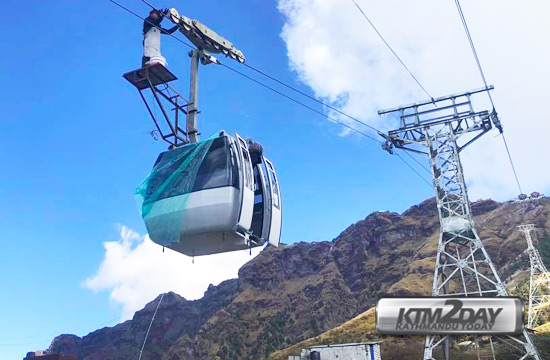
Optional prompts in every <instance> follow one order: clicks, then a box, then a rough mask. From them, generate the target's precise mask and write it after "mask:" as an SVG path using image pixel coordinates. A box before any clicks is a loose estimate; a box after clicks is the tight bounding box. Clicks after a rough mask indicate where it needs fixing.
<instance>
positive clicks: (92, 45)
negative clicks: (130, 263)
mask: <svg viewBox="0 0 550 360" xmlns="http://www.w3.org/2000/svg"><path fill="white" fill-rule="evenodd" d="M121 2H122V3H123V4H125V5H127V6H129V7H131V8H132V9H133V10H135V11H136V12H138V13H140V14H142V15H146V14H147V12H148V7H147V6H146V5H144V4H143V3H141V2H139V1H134V0H126V1H122V0H121ZM155 4H156V5H157V6H159V7H172V6H173V7H176V8H177V9H178V10H179V11H180V13H182V14H184V15H186V16H188V17H191V18H196V19H199V20H200V21H201V22H203V23H205V24H207V25H208V26H209V27H211V28H213V29H215V31H216V32H218V33H219V34H222V35H223V36H225V37H227V38H228V39H229V40H230V41H233V42H234V44H235V45H236V46H237V47H238V48H239V49H241V50H242V51H243V52H244V54H245V56H246V58H247V62H248V63H249V64H250V65H252V66H255V67H257V68H260V69H262V70H265V71H267V72H268V73H270V74H271V75H273V76H274V77H276V78H278V79H280V80H282V81H285V82H288V83H290V84H292V85H293V86H296V87H298V88H299V89H300V90H302V91H304V92H306V93H308V94H311V95H314V94H317V95H319V94H323V92H324V91H325V90H326V88H323V86H320V87H319V86H318V87H316V85H315V84H316V81H315V80H314V79H312V78H311V77H308V76H309V75H308V73H307V72H300V70H298V73H297V72H296V71H292V70H291V68H290V67H289V57H288V56H287V45H289V43H285V40H283V39H282V38H281V31H282V29H283V26H284V24H285V22H286V21H287V19H286V18H285V17H284V16H283V15H282V14H281V12H280V11H279V10H278V9H277V2H276V1H259V0H239V1H231V2H228V1H210V2H206V3H205V2H183V1H175V2H168V1H156V2H155ZM4 8H11V9H20V8H21V4H20V3H19V2H16V1H13V0H6V1H4ZM24 10H25V13H24V19H25V20H26V21H25V22H21V16H9V17H7V18H6V19H5V23H4V26H5V28H6V29H13V30H11V31H10V33H9V35H6V37H5V38H4V39H8V41H7V42H4V44H3V46H4V48H5V52H4V54H5V55H4V56H3V57H2V58H1V59H0V65H1V67H2V69H3V71H1V72H0V78H1V80H2V83H3V84H4V86H3V87H2V89H1V90H0V92H1V95H2V96H1V97H0V112H1V118H2V122H3V126H2V131H1V132H0V161H1V163H2V164H3V169H4V171H3V172H2V176H1V177H0V195H1V198H2V201H3V204H2V205H3V206H1V207H0V218H1V219H3V221H2V226H1V230H0V231H1V233H0V234H1V238H2V251H1V252H0V283H1V284H2V285H3V286H2V288H3V289H4V290H3V294H2V296H0V308H2V309H3V315H2V321H1V322H0V356H1V357H2V358H3V359H17V358H22V357H23V356H24V354H25V351H28V350H33V349H41V348H46V347H47V346H48V345H49V342H50V341H51V339H52V337H53V336H55V335H57V334H60V333H76V334H78V335H85V334H87V333H88V332H90V331H92V330H95V329H97V328H100V327H103V326H107V325H111V326H112V325H114V324H116V323H117V322H118V320H119V319H120V316H121V315H120V311H121V310H120V306H117V304H113V302H112V301H110V300H109V296H110V293H109V292H108V291H99V292H94V291H91V290H90V289H89V288H86V287H84V286H82V284H83V282H84V281H85V280H86V279H87V278H89V277H90V276H92V275H93V274H94V272H95V271H96V270H97V268H98V267H99V266H100V264H101V262H102V260H103V258H104V253H105V250H104V247H103V245H102V244H103V243H104V242H108V241H117V240H118V239H119V237H120V233H119V225H117V224H122V225H124V226H127V227H128V228H130V229H133V230H135V231H137V232H138V233H140V234H145V227H144V225H143V223H142V220H141V218H140V216H139V212H138V210H137V208H136V204H135V200H134V197H133V192H134V190H135V188H136V187H137V185H139V183H140V182H141V181H142V179H143V178H144V177H145V176H146V175H147V173H148V171H149V170H150V168H151V166H152V164H153V162H154V160H155V159H156V156H157V154H158V153H159V152H160V151H163V150H164V149H165V145H164V144H163V143H161V142H159V141H154V140H153V139H152V138H151V137H150V136H149V135H148V134H147V132H148V131H150V130H152V129H153V124H152V122H151V120H150V118H149V117H148V115H147V113H146V111H145V108H144V106H143V105H142V103H141V100H140V98H139V96H138V94H137V92H136V91H135V89H134V88H133V87H132V86H131V85H130V84H128V83H127V82H126V81H125V80H124V79H123V78H122V74H123V73H124V72H127V71H130V70H133V69H134V68H137V67H138V66H139V65H140V61H141V51H142V49H141V40H142V38H141V26H142V23H141V21H140V20H139V19H137V18H135V17H133V16H132V15H130V14H128V13H126V12H124V11H123V10H121V9H119V8H117V7H116V6H114V5H113V4H111V3H109V2H108V1H93V2H92V1H87V2H86V1H69V0H66V1H60V0H58V1H48V2H44V1H31V2H28V3H27V5H26V6H25V9H24ZM352 10H353V8H347V7H346V8H345V11H350V15H351V14H353V15H355V13H351V11H352ZM379 19H380V18H379ZM380 21H381V20H380ZM164 25H165V26H168V25H169V24H168V23H165V24H164ZM335 26H336V25H335ZM364 26H365V27H363V28H362V29H361V32H364V34H365V36H367V35H368V34H370V33H369V28H368V27H366V25H364ZM290 30H292V29H290ZM472 31H473V30H472ZM457 33H458V34H460V32H459V31H458V30H457ZM306 35H307V34H304V36H306ZM180 37H181V35H180ZM369 39H370V40H369V41H371V42H372V44H377V43H376V39H375V38H369ZM368 44H369V42H367V43H366V45H365V46H367V47H368ZM373 46H374V45H373ZM376 46H378V44H377V45H376ZM162 48H163V55H164V56H165V57H166V58H167V59H168V63H169V68H170V69H171V70H172V71H173V72H174V73H175V74H176V75H177V76H178V77H179V79H180V81H179V84H178V85H177V86H178V88H179V89H180V90H181V91H182V92H183V93H186V92H187V89H186V84H187V82H188V67H189V62H188V57H187V51H188V48H186V47H184V46H183V45H181V44H180V43H178V42H176V41H175V40H174V39H171V38H169V37H164V38H163V44H162ZM382 49H383V48H382ZM402 50H403V51H404V52H406V51H408V50H410V49H409V47H407V46H405V47H403V48H402ZM338 51H342V49H335V52H338ZM383 51H384V50H380V48H377V53H383ZM343 55H345V54H340V53H338V54H335V57H338V56H343ZM482 55H483V54H482ZM344 57H345V56H344ZM383 59H385V60H384V61H387V62H388V63H389V65H388V66H390V67H392V68H395V69H394V70H392V71H393V72H395V73H398V74H399V79H400V84H401V85H400V86H402V88H404V89H405V91H406V93H407V94H408V96H409V97H410V98H407V99H403V98H400V97H399V96H395V97H394V98H391V97H390V98H388V99H386V100H384V101H385V103H384V101H382V103H384V105H386V106H393V105H398V104H401V103H406V102H408V100H410V99H416V100H422V99H423V97H422V96H421V94H420V95H419V93H418V89H415V88H414V87H415V85H414V83H412V82H411V81H410V79H407V78H406V75H403V74H401V73H400V72H401V71H402V70H401V69H399V65H398V64H396V63H392V62H391V61H392V60H390V59H391V58H383ZM221 60H222V61H225V63H227V64H228V65H231V66H233V67H236V68H239V69H240V70H242V71H246V69H244V68H242V67H240V66H239V64H237V63H232V61H231V60H229V59H221ZM290 60H291V62H292V61H294V64H296V62H297V61H298V60H297V59H296V58H294V59H293V58H292V56H291V59H290ZM469 61H470V60H469ZM305 64H306V66H307V62H305ZM471 68H473V70H472V72H471V73H472V74H474V75H471V76H470V78H472V79H473V78H474V76H475V72H474V71H475V68H474V65H473V63H472V64H471ZM336 70H338V69H336ZM342 70H344V68H342ZM347 70H349V69H347ZM347 70H346V71H347ZM420 71H421V73H422V70H420ZM469 74H470V73H469ZM251 75H254V74H251ZM490 75H493V78H497V77H498V74H490ZM544 76H546V75H544ZM327 77H328V74H327ZM300 78H301V80H302V81H300ZM262 81H264V79H262ZM428 82H429V80H428ZM432 82H433V83H436V80H433V81H432ZM308 85H309V86H308ZM461 85H462V84H461ZM471 85H472V86H471V87H472V88H473V87H478V86H479V85H480V83H479V80H477V79H476V80H472V84H471ZM362 86H363V87H370V88H372V87H383V86H384V84H383V83H376V84H372V83H364V84H362ZM451 87H452V86H451ZM312 89H313V90H312ZM352 90H353V89H351V90H349V92H346V91H347V90H344V91H343V92H342V93H343V94H347V95H348V96H352V95H353V91H352ZM438 90H439V88H438ZM461 90H466V89H461ZM456 91H457V90H456V89H455V90H452V91H451V92H456ZM292 95H293V96H294V94H292ZM329 95H330V96H332V94H329ZM340 95H341V94H340ZM441 95H443V94H441ZM503 98H504V97H502V98H501V99H502V100H504V99H503ZM330 99H332V100H334V99H335V98H333V97H330ZM341 99H342V98H341ZM497 99H498V97H497ZM503 102H504V101H503ZM311 106H313V107H315V108H316V109H318V110H320V111H324V109H322V107H320V106H319V105H316V104H315V103H313V104H311ZM200 109H201V111H202V113H201V115H200V117H199V124H200V125H199V126H200V129H201V132H202V133H203V134H204V135H206V136H209V135H210V134H212V133H214V132H216V131H218V130H220V129H225V130H228V131H230V132H234V131H238V132H239V133H240V134H242V135H243V136H245V137H253V138H255V139H257V140H258V141H260V142H261V143H262V144H263V145H264V148H265V153H266V155H267V156H268V157H269V158H271V160H272V161H273V162H274V164H275V166H276V169H277V171H278V176H279V181H280V184H281V191H282V196H283V204H284V219H283V222H284V224H283V234H282V242H284V243H294V242H299V241H308V242H309V241H319V240H331V239H333V238H334V237H336V236H337V235H338V234H339V233H340V232H341V231H343V230H344V229H345V228H346V227H347V226H349V225H350V224H352V223H354V222H356V221H358V220H360V219H362V218H364V217H365V216H366V215H367V214H369V213H370V212H372V211H376V210H391V211H397V212H401V211H403V210H405V209H406V208H408V207H410V206H411V205H414V204H416V203H418V202H420V201H422V200H424V199H426V198H428V197H430V196H432V189H431V188H430V187H428V186H427V185H426V184H425V183H423V182H422V180H420V179H419V178H418V177H417V176H416V175H415V174H414V173H412V172H411V171H410V170H409V169H408V168H407V167H406V166H405V165H404V164H403V163H401V161H399V159H397V158H396V157H392V156H390V155H388V154H387V153H385V152H383V151H382V150H381V148H380V147H379V145H378V144H376V143H374V142H373V141H371V140H368V139H366V138H362V137H358V136H356V135H347V136H341V132H342V128H341V127H340V126H339V125H337V124H333V123H331V122H329V121H328V120H326V119H323V118H322V117H320V116H318V115H316V114H314V113H312V112H310V111H309V110H307V109H304V108H301V107H299V106H297V105H295V104H293V103H292V102H289V101H287V100H285V99H283V98H281V97H279V96H277V95H275V94H272V93H270V92H269V91H266V90H264V89H262V88H261V87H258V85H256V84H254V83H252V82H250V81H248V80H246V79H243V78H241V77H239V76H236V75H235V74H234V73H232V72H230V71H227V70H226V69H224V68H222V67H219V66H215V65H209V66H207V67H201V69H200ZM350 111H351V110H350ZM354 114H355V115H356V116H359V117H360V118H361V119H364V120H365V121H368V122H371V121H373V122H374V121H378V122H379V121H380V120H378V119H377V116H376V115H375V113H373V112H369V113H364V112H361V111H360V110H357V109H355V110H354ZM505 124H506V123H505ZM511 142H512V145H513V144H514V142H513V139H512V141H511ZM472 181H475V179H473V180H472ZM533 190H537V189H533ZM539 191H540V190H539ZM476 194H481V195H479V196H480V197H481V196H483V195H485V194H484V193H483V192H479V193H476ZM506 196H508V194H506ZM152 298H154V296H153V297H151V298H150V299H152Z"/></svg>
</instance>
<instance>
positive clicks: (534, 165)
mask: <svg viewBox="0 0 550 360" xmlns="http://www.w3.org/2000/svg"><path fill="white" fill-rule="evenodd" d="M356 1H357V2H358V3H359V5H360V6H361V7H362V8H363V10H364V11H365V13H366V14H367V15H368V16H369V18H370V19H371V21H373V23H374V24H375V25H376V26H377V28H378V30H379V31H380V32H381V33H382V35H383V36H384V37H385V39H386V40H387V41H388V42H389V44H390V45H391V46H392V47H393V49H394V50H395V51H396V52H397V54H398V55H399V56H400V57H401V58H402V59H403V61H404V63H405V64H406V65H407V66H408V67H409V68H410V69H411V71H412V72H413V74H415V76H416V77H417V78H418V79H419V80H420V81H421V83H422V85H423V86H424V87H425V88H426V89H427V90H428V92H430V94H431V95H432V96H434V97H437V96H443V95H447V94H452V93H458V92H461V91H467V90H471V89H474V88H479V87H482V81H481V78H480V76H479V73H478V72H477V67H476V64H475V62H474V59H473V56H472V53H471V50H470V48H469V45H468V43H467V40H466V36H465V33H464V30H463V28H462V24H461V22H460V18H459V16H458V13H457V10H456V7H455V4H454V2H453V1H439V0H417V1H406V0H386V1H374V0H356ZM462 8H463V11H464V13H465V15H466V19H467V21H468V25H469V27H470V32H471V33H472V36H473V39H474V42H475V44H476V49H477V52H478V55H479V57H480V60H481V63H482V66H483V68H484V71H485V76H486V77H487V79H488V81H489V83H490V84H494V85H495V91H494V99H495V103H496V108H497V111H498V112H499V114H500V116H501V120H502V122H503V125H504V129H505V134H506V137H507V140H508V145H509V146H510V149H511V151H512V156H513V158H514V161H515V164H516V166H517V170H518V173H519V176H520V181H521V182H522V185H523V188H524V189H523V190H524V191H525V192H531V191H535V190H537V191H542V192H546V193H548V192H550V181H548V180H549V179H550V166H549V165H550V161H548V157H547V155H546V151H545V149H546V147H547V140H546V136H547V135H546V134H547V133H548V131H549V130H550V121H549V119H548V115H547V110H546V108H545V105H546V97H547V96H548V95H547V93H548V92H547V86H548V84H549V83H550V67H548V65H547V64H548V63H550V50H549V48H548V46H546V44H547V43H548V34H550V22H548V21H547V14H548V12H549V11H550V3H548V2H546V1H529V2H522V3H521V5H518V2H517V1H512V0H490V1H489V0H487V1H472V0H470V1H467V0H463V1H462ZM279 10H280V11H281V13H282V14H284V15H285V19H286V21H285V25H284V28H283V31H282V34H281V36H282V38H283V40H284V41H285V43H286V45H287V51H288V57H289V64H290V67H291V69H293V70H294V71H296V73H297V74H298V77H299V78H300V80H301V81H303V82H304V83H305V84H306V85H308V86H309V87H311V89H312V90H313V91H314V93H315V95H316V96H318V97H320V98H324V99H325V100H327V101H330V102H331V103H333V104H335V105H336V106H337V107H338V108H340V109H341V110H343V111H344V112H346V113H348V114H350V115H352V116H355V117H358V118H359V119H362V120H364V121H366V122H368V123H370V124H371V125H374V126H376V127H378V128H381V129H383V130H388V129H389V128H391V127H393V126H395V124H390V123H391V121H390V120H389V119H387V118H379V117H378V115H377V113H376V111H377V110H378V109H382V108H387V107H393V106H397V105H402V104H407V103H410V102H414V101H420V100H425V99H426V98H427V95H426V94H425V93H423V91H422V90H421V89H420V87H419V86H418V85H417V84H416V83H415V82H414V80H413V79H412V78H411V77H410V76H409V74H408V73H407V72H406V71H405V70H404V69H403V68H402V66H401V64H399V62H398V61H397V60H396V59H395V58H394V57H393V55H392V54H391V52H390V51H389V50H388V49H387V48H386V47H385V45H384V44H383V43H382V41H381V40H380V38H378V36H377V35H376V33H375V32H374V30H373V29H372V28H371V27H370V25H369V24H368V23H367V22H366V20H365V19H364V18H363V16H362V15H361V13H360V12H359V11H358V9H357V8H356V7H355V5H354V4H353V2H352V1H351V0H279ZM480 105H482V106H488V103H487V100H486V99H482V101H481V103H480ZM488 109H490V108H488ZM332 115H333V116H337V117H339V119H340V120H342V121H349V120H348V119H347V118H345V117H341V116H338V115H337V114H332ZM350 125H354V126H357V124H356V123H350ZM496 134H497V133H496V131H495V132H494V133H491V134H488V135H486V136H485V137H484V138H483V139H482V140H479V141H478V142H477V143H475V144H474V145H472V146H471V147H470V148H469V149H467V150H465V151H464V156H463V162H464V167H465V174H466V178H467V181H468V184H469V192H470V196H471V198H472V199H477V198H481V197H485V198H486V197H492V198H495V199H498V200H504V199H509V198H512V197H515V196H517V193H518V191H517V188H516V185H515V180H514V178H513V174H512V171H511V168H510V165H509V163H508V159H507V156H506V153H505V150H504V146H503V144H502V139H500V137H499V138H494V136H496ZM365 141H368V140H365Z"/></svg>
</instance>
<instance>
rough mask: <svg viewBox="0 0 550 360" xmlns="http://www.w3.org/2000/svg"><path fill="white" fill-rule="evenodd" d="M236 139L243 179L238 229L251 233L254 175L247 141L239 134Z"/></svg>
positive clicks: (241, 177)
mask: <svg viewBox="0 0 550 360" xmlns="http://www.w3.org/2000/svg"><path fill="white" fill-rule="evenodd" d="M235 138H236V140H237V150H238V151H237V153H238V156H239V162H240V166H239V170H240V171H239V173H240V179H241V180H240V184H241V212H240V215H239V222H238V223H237V228H240V229H243V230H245V231H247V232H248V231H250V226H251V223H252V213H253V209H254V175H253V172H252V161H251V160H250V153H249V152H248V146H247V145H246V141H244V139H243V138H242V137H240V136H239V134H237V133H235Z"/></svg>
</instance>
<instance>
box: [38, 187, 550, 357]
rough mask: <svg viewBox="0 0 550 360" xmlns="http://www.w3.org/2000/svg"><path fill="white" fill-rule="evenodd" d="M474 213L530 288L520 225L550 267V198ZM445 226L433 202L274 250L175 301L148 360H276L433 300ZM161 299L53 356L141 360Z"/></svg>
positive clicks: (64, 339) (504, 262) (157, 324)
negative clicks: (381, 310)
mask: <svg viewBox="0 0 550 360" xmlns="http://www.w3.org/2000/svg"><path fill="white" fill-rule="evenodd" d="M473 212H474V214H475V221H476V224H477V225H478V230H479V231H480V234H481V237H482V239H483V241H484V244H485V246H486V248H487V250H488V252H489V254H490V256H491V257H492V259H493V261H494V262H495V263H496V266H497V268H498V269H500V273H501V276H502V277H503V279H506V280H507V281H509V282H510V284H511V286H516V285H518V284H520V283H522V282H523V281H524V279H525V274H526V273H525V271H524V270H525V269H527V267H528V258H527V257H526V256H525V255H523V252H524V250H525V248H526V244H525V240H524V239H523V238H522V237H521V236H520V234H519V233H518V232H517V231H516V228H515V227H516V225H519V224H524V223H534V224H535V225H536V226H537V228H538V233H537V235H538V239H539V241H540V247H541V252H542V253H543V256H547V259H548V260H550V235H549V234H550V199H547V198H543V199H539V200H532V201H525V202H517V203H516V202H509V203H497V202H495V201H491V200H484V201H479V202H476V203H474V204H473ZM313 226H314V224H313ZM438 227H439V222H438V218H437V212H436V204H435V200H434V199H430V200H426V201H424V202H423V203H421V204H419V205H416V206H413V207H412V208H410V209H408V210H407V211H405V212H404V213H403V214H397V213H392V212H375V213H372V214H370V215H369V216H367V217H366V218H365V219H364V220H361V221H359V222H358V223H356V224H353V225H351V226H350V227H348V228H347V229H346V230H344V232H342V233H341V234H340V235H339V236H338V237H337V238H335V239H334V240H332V241H325V242H315V243H297V244H294V245H287V246H281V247H279V248H271V247H270V248H267V249H266V250H264V251H263V252H262V253H261V254H260V255H258V256H257V257H256V258H254V259H253V260H251V261H250V262H248V263H247V264H245V265H244V266H243V267H242V268H241V269H240V271H239V277H238V278H237V279H231V280H227V281H224V282H223V283H221V284H220V285H218V286H210V287H209V288H208V290H207V291H206V293H205V295H204V297H203V298H202V299H199V300H195V301H188V300H186V299H184V298H182V297H181V296H179V295H177V294H174V293H168V294H166V295H165V296H164V299H163V301H162V303H161V305H160V307H159V310H158V313H157V316H156V318H155V321H154V323H153V325H152V327H151V331H150V334H149V338H148V342H147V346H146V348H145V351H144V353H143V357H142V359H163V360H172V359H174V360H175V359H220V360H221V359H266V358H267V357H268V356H269V355H270V354H272V353H274V352H275V351H276V350H280V349H284V348H288V347H290V346H292V345H294V344H296V343H299V342H301V341H304V340H306V339H309V338H313V337H315V336H317V335H319V334H322V333H324V332H326V331H328V330H330V329H333V328H335V327H338V325H340V324H342V323H344V322H346V321H347V320H349V319H352V318H354V317H356V316H358V315H359V314H361V313H363V312H364V311H367V310H368V309H370V308H371V307H372V306H373V305H374V304H375V302H376V299H377V298H378V297H380V296H382V295H386V294H398V295H428V294H430V292H431V281H432V273H433V267H434V261H435V260H434V259H435V251H436V247H437V241H438V231H437V230H438ZM158 301H159V298H157V299H155V300H153V301H152V302H150V303H149V304H147V305H146V306H145V308H144V309H142V310H140V311H138V312H136V314H135V315H134V317H133V319H132V320H129V321H126V322H124V323H122V324H119V325H117V326H114V327H112V328H103V329H100V330H97V331H94V332H92V333H90V334H88V335H86V336H84V337H83V338H79V337H76V336H74V335H61V336H58V337H57V338H55V339H54V341H53V342H52V345H51V347H50V349H49V351H50V352H51V353H65V354H69V355H76V356H77V357H78V358H79V359H82V360H99V359H102V360H105V359H113V360H114V359H128V358H136V357H137V356H138V355H139V351H140V347H141V344H142V341H143V339H144V336H145V333H146V331H147V328H148V326H149V323H150V320H151V317H152V315H153V312H154V310H155V308H156V306H157V304H158Z"/></svg>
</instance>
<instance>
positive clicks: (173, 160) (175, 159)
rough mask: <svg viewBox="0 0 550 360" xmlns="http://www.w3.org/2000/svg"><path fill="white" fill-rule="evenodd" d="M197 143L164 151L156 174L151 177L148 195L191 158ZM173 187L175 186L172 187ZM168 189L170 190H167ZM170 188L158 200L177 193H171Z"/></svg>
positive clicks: (158, 162)
mask: <svg viewBox="0 0 550 360" xmlns="http://www.w3.org/2000/svg"><path fill="white" fill-rule="evenodd" d="M195 148H196V144H189V145H185V146H182V147H179V148H177V149H174V150H170V151H166V152H163V153H161V154H160V155H159V157H158V158H157V161H156V162H155V167H154V171H155V175H154V176H153V177H151V178H150V179H149V182H148V184H147V185H148V186H147V194H146V196H150V195H152V194H154V193H155V192H156V191H157V190H158V189H159V187H161V186H162V185H163V184H164V183H165V182H166V180H167V179H168V178H169V177H170V175H171V174H173V173H174V172H175V171H176V170H178V168H179V167H180V166H182V164H183V163H184V162H185V160H187V159H188V158H189V155H190V154H192V153H193V150H195ZM172 189H173V187H172ZM166 190H168V191H166ZM169 190H170V189H165V190H164V191H163V193H162V194H161V196H160V197H159V199H158V200H160V199H164V198H167V197H170V196H174V195H177V194H170V191H169Z"/></svg>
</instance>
